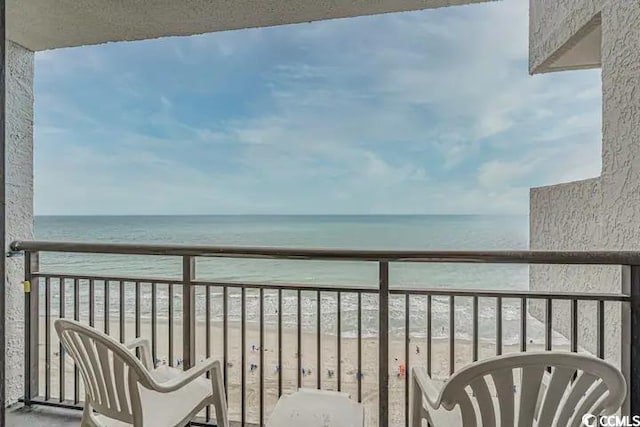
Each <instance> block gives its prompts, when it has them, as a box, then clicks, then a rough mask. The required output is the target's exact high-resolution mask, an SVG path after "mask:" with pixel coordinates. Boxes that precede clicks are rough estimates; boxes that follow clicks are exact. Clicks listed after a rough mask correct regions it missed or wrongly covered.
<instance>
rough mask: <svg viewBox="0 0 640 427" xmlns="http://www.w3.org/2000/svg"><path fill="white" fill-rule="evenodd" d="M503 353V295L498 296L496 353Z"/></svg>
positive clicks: (498, 354)
mask: <svg viewBox="0 0 640 427" xmlns="http://www.w3.org/2000/svg"><path fill="white" fill-rule="evenodd" d="M501 354H502V297H498V298H496V355H497V356H500V355H501Z"/></svg>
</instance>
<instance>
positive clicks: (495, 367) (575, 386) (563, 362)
mask: <svg viewBox="0 0 640 427" xmlns="http://www.w3.org/2000/svg"><path fill="white" fill-rule="evenodd" d="M547 368H551V372H549V371H548V370H547ZM411 376H412V379H411V383H412V384H411V392H412V407H411V426H412V427H421V426H422V421H423V420H426V421H427V422H428V423H429V425H430V426H432V427H442V426H445V427H454V426H464V427H475V426H477V425H481V426H485V427H494V426H497V425H499V426H501V427H506V426H516V425H517V426H518V427H523V426H539V427H567V426H574V427H575V426H580V425H582V417H583V415H585V414H595V415H600V414H603V415H610V414H614V413H615V412H616V411H617V410H618V409H619V408H620V406H621V405H622V402H623V400H624V398H625V395H626V391H627V387H626V382H625V380H624V377H623V376H622V373H621V372H620V371H619V370H618V369H617V368H616V367H615V366H613V365H611V364H609V363H607V362H605V361H603V360H601V359H597V358H595V357H592V356H588V355H584V354H577V353H569V352H531V353H518V354H510V355H504V356H498V357H494V358H490V359H487V360H483V361H480V362H475V363H473V364H471V365H469V366H467V367H465V368H463V369H461V370H460V371H458V372H456V373H455V374H454V375H452V376H451V378H449V379H448V380H447V381H446V382H445V384H444V386H443V387H442V390H438V389H437V387H436V386H435V384H434V382H433V380H431V378H430V377H429V376H428V375H427V374H426V371H425V370H424V369H423V368H414V369H413V370H412V375H411ZM518 377H519V378H520V379H521V381H520V382H518V381H514V378H518ZM516 421H517V424H516Z"/></svg>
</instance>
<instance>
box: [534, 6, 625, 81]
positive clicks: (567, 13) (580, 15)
mask: <svg viewBox="0 0 640 427" xmlns="http://www.w3.org/2000/svg"><path fill="white" fill-rule="evenodd" d="M625 1H628V0H625ZM631 1H633V0H631ZM603 3H604V0H530V3H529V27H530V28H529V69H530V70H531V72H536V70H538V69H540V68H541V67H543V65H544V64H545V63H548V62H550V61H553V58H554V57H555V56H556V55H559V54H561V53H562V52H561V50H562V49H565V48H569V47H570V46H568V45H567V43H568V42H569V40H570V39H571V38H572V37H573V36H574V35H575V34H576V33H578V32H579V31H581V30H586V28H585V26H586V25H587V23H589V22H590V21H592V20H593V19H594V17H595V16H596V15H597V14H598V12H599V11H600V10H601V8H602V4H603Z"/></svg>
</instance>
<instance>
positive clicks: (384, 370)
mask: <svg viewBox="0 0 640 427" xmlns="http://www.w3.org/2000/svg"><path fill="white" fill-rule="evenodd" d="M378 268H379V269H378V282H379V286H378V298H379V308H378V315H379V319H378V325H379V329H380V332H379V334H380V343H379V347H378V352H379V354H378V389H379V390H380V393H379V402H378V419H379V422H380V425H381V426H387V425H388V424H389V262H388V261H380V263H379V265H378ZM358 318H360V316H358ZM358 370H359V371H360V367H358ZM360 372H361V371H360Z"/></svg>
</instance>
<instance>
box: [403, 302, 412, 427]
mask: <svg viewBox="0 0 640 427" xmlns="http://www.w3.org/2000/svg"><path fill="white" fill-rule="evenodd" d="M410 302H411V301H410V299H409V294H405V296H404V331H405V340H404V363H405V377H404V425H405V426H406V427H409V378H411V376H410V372H411V366H410V361H409V342H410V341H411V329H410V327H411V320H410V319H411V308H410Z"/></svg>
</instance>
